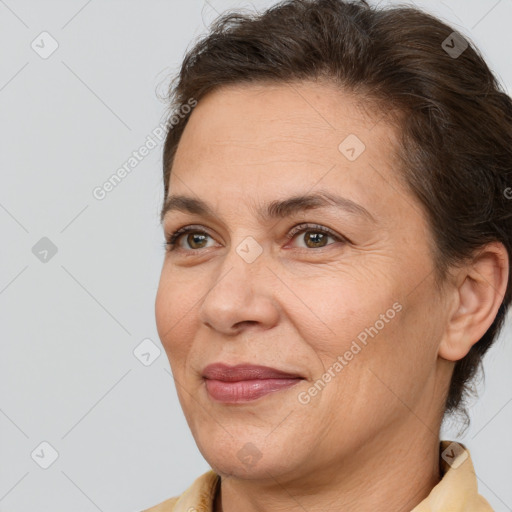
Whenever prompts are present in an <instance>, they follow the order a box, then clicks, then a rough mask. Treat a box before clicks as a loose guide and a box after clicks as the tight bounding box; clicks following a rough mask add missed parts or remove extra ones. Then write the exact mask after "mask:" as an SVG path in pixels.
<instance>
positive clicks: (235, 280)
mask: <svg viewBox="0 0 512 512" xmlns="http://www.w3.org/2000/svg"><path fill="white" fill-rule="evenodd" d="M263 252H264V251H263V247H262V245H261V244H260V243H259V242H258V241H257V240H256V239H255V238H254V237H253V236H251V235H245V236H243V238H242V237H238V239H236V238H235V237H233V244H232V245H230V246H229V250H228V251H227V253H226V255H225V257H224V259H223V261H222V263H221V264H220V265H219V267H217V268H218V274H217V279H216V280H215V282H214V284H213V285H212V286H211V288H210V289H209V291H208V292H207V293H206V296H205V297H204V300H203V301H202V304H201V308H200V317H201V321H202V322H203V323H206V324H209V325H210V326H211V327H214V328H215V329H216V330H219V331H223V332H226V333H228V332H233V330H234V326H235V325H236V324H238V323H241V322H247V321H251V322H261V323H265V324H267V323H269V322H272V321H274V319H275V309H276V308H275V306H274V305H273V301H272V289H271V285H268V287H265V284H264V283H265V281H267V280H265V279H261V277H262V275H261V272H262V271H264V269H266V265H267V263H268V262H267V261H266V259H265V255H264V254H263ZM267 288H268V289H267Z"/></svg>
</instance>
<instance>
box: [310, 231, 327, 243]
mask: <svg viewBox="0 0 512 512" xmlns="http://www.w3.org/2000/svg"><path fill="white" fill-rule="evenodd" d="M306 236H307V240H308V241H311V242H312V243H313V244H314V245H315V244H316V245H318V244H321V243H322V241H323V239H324V238H325V234H324V233H314V234H313V235H311V234H306ZM306 244H307V242H306Z"/></svg>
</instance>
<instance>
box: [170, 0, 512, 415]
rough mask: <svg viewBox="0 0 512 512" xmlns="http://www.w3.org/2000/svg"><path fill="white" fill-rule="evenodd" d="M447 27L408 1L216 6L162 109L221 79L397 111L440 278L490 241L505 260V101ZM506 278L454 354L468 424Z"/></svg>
mask: <svg viewBox="0 0 512 512" xmlns="http://www.w3.org/2000/svg"><path fill="white" fill-rule="evenodd" d="M453 32H454V31H453V29H452V28H450V27H449V26H448V25H447V24H445V23H443V22H442V21H440V20H439V19H437V18H435V17H434V16H432V15H430V14H427V13H425V12H422V11H420V10H418V9H416V8H413V7H410V6H397V7H393V8H386V9H384V8H381V9H377V8H374V7H370V6H369V5H368V4H367V3H366V1H364V0H360V1H359V2H357V3H352V2H348V1H343V0H286V1H283V2H281V3H279V4H276V5H274V6H272V7H271V8H269V9H267V10H266V11H265V12H263V13H262V14H258V15H256V14H251V13H247V14H243V13H242V12H236V11H234V12H233V11H231V12H227V13H225V14H224V15H223V16H221V17H219V18H218V19H217V20H216V21H215V22H214V23H213V24H212V26H211V28H210V32H209V34H207V35H206V36H204V37H203V38H202V39H200V40H199V41H198V42H197V43H196V44H195V45H194V47H193V48H192V49H190V50H189V51H188V52H187V54H186V56H185V58H184V60H183V63H182V65H181V70H180V72H179V74H178V76H176V77H175V79H174V80H173V82H172V83H171V86H170V89H169V93H170V94H169V98H170V109H171V111H173V112H180V111H181V109H182V106H183V105H186V104H189V103H190V101H191V99H193V100H195V101H200V100H201V98H202V97H204V96H205V95H206V94H207V93H208V92H210V91H213V90H214V89H217V88H218V87H221V86H223V85H227V84H241V83H247V82H256V81H258V82H288V81H292V80H314V79H318V78H321V77H327V78H328V79H329V80H331V82H333V83H334V84H336V85H338V86H339V87H340V88H343V89H345V90H348V91H353V92H355V93H357V94H359V95H360V96H361V95H362V97H364V98H365V100H366V99H368V100H372V101H373V102H374V103H375V104H376V105H379V106H380V110H381V111H382V112H389V111H391V110H393V111H396V112H398V113H400V114H401V115H400V116H399V118H397V119H399V121H398V122H399V134H400V139H401V140H399V141H398V142H399V146H398V150H397V153H398V154H397V156H398V157H399V158H400V160H401V162H402V166H401V167H402V168H401V171H400V173H401V178H402V179H404V180H405V183H406V184H407V185H408V186H409V188H410V190H411V192H412V193H413V194H414V195H415V196H416V197H417V198H418V199H419V201H420V203H421V204H422V206H423V208H424V210H425V212H426V214H427V218H428V220H429V224H430V227H431V230H432V234H433V242H434V244H435V251H434V254H435V257H434V261H435V266H436V278H437V279H438V280H439V282H441V281H442V280H443V279H444V278H445V277H446V275H447V274H446V272H447V270H448V269H449V267H450V266H451V265H454V264H457V263H460V262H464V261H465V260H466V259H467V258H469V257H471V255H473V254H474V253H475V252H476V251H477V250H478V249H479V248H481V247H482V246H483V245H485V244H486V243H488V242H491V241H499V242H502V243H503V244H504V246H505V247H506V249H507V252H508V259H509V261H511V259H512V258H511V254H512V215H511V213H512V212H511V210H512V197H511V196H512V194H510V193H509V194H507V192H506V191H510V190H511V189H510V188H509V187H510V185H512V176H511V174H512V101H511V99H510V97H509V96H507V95H506V94H505V93H504V92H503V90H502V89H501V86H500V84H499V83H498V81H497V79H496V78H495V76H494V75H493V73H492V72H491V70H490V69H489V67H488V66H487V64H486V63H485V62H484V60H483V58H482V56H481V54H480V53H479V51H478V50H477V49H476V48H475V47H474V46H473V45H472V43H470V42H469V41H468V40H467V38H463V37H462V36H461V35H460V34H458V33H457V34H454V33H453ZM466 45H468V46H467V47H466ZM461 50H462V53H460V52H461ZM457 51H458V53H460V55H457ZM181 117H182V121H180V122H179V123H178V124H171V125H170V127H169V129H168V133H167V137H166V140H165V146H164V154H163V174H164V188H165V197H167V194H168V189H169V179H170V173H171V168H172V163H173V159H174V155H175V153H176V149H177V147H178V143H179V141H180V138H181V135H182V133H183V130H184V128H185V126H186V124H187V121H188V119H189V117H190V108H189V109H188V112H187V113H186V114H185V115H181ZM507 184H508V186H507ZM511 281H512V273H511V274H510V275H509V281H508V285H507V290H506V293H505V297H504V299H503V302H502V304H501V306H500V308H499V311H498V313H497V315H496V318H495V320H494V322H493V323H492V325H491V326H490V327H489V329H488V330H487V332H486V333H485V334H484V335H483V336H482V338H481V339H480V340H479V341H478V342H477V343H476V344H475V345H474V346H473V347H472V348H471V350H470V351H469V353H468V354H467V355H466V356H465V357H464V358H463V359H461V360H459V361H457V362H456V364H455V368H454V372H453V375H452V380H451V383H450V388H449V391H448V396H447V399H446V403H445V412H460V413H462V414H463V415H464V416H465V417H466V420H468V416H467V411H466V410H465V408H464V405H465V399H466V398H467V397H468V396H469V394H472V393H474V390H472V388H471V381H472V379H473V377H474V376H475V374H476V372H477V370H478V369H479V368H481V362H482V357H483V355H484V354H485V352H486V351H487V350H488V348H489V347H490V346H491V344H492V343H493V341H494V340H495V339H496V337H497V336H498V334H499V332H500V330H501V328H502V326H503V322H504V319H505V316H506V310H507V308H508V306H509V305H510V302H511V296H512V287H511Z"/></svg>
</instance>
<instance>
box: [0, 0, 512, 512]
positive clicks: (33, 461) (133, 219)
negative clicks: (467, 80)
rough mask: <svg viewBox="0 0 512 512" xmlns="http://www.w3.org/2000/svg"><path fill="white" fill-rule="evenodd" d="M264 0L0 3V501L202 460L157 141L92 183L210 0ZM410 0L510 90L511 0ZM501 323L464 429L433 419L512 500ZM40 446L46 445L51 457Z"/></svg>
mask: <svg viewBox="0 0 512 512" xmlns="http://www.w3.org/2000/svg"><path fill="white" fill-rule="evenodd" d="M273 3H275V2H272V1H257V0H254V1H253V2H243V1H236V0H229V1H228V0H210V1H209V2H203V1H199V0H196V1H191V2H185V1H179V2H178V1H156V0H153V1H151V2H142V1H133V0H132V1H122V2H121V1H113V0H110V1H100V0H92V1H91V0H89V1H86V0H80V1H44V2H43V1H39V2H37V1H35V0H5V1H4V0H0V46H1V48H2V51H1V67H0V130H1V133H0V158H1V173H2V186H1V188H0V230H1V235H2V251H1V255H2V262H1V266H0V326H1V343H2V345H1V347H2V356H1V357H0V375H1V386H0V443H1V444H0V461H1V462H0V511H3V512H5V511H10V512H24V511H32V510H36V509H37V510H43V511H50V510H51V511H53V512H61V511H67V510H73V511H76V512H89V511H94V510H100V511H136V510H141V509H143V508H145V507H148V506H150V505H154V504H156V503H158V502H160V501H163V500H164V499H166V498H168V497H170V496H174V495H177V494H179V493H181V492H182V491H183V490H184V489H185V488H187V487H188V486H189V485H190V484H191V483H192V481H193V480H194V479H195V478H196V477H197V476H199V475H200V474H202V473H203V472H204V471H206V470H207V469H208V465H207V463H206V462H205V461H204V460H203V458H202V456H201V455H200V453H199V452H198V450H197V448H196V446H195V443H194V441H193V438H192V436H191V434H190V432H189V430H188V426H187V424H186V422H185V420H184V417H183V414H182V412H181V409H180V406H179V403H178V400H177V396H176V391H175V388H174V383H173V380H172V377H171V374H170V367H169V363H168V361H167V358H166V356H165V353H164V351H163V349H162V347H161V344H160V342H159V340H158V335H157V332H156V327H155V320H154V299H155V294H156V289H157V285H158V279H159V273H160V268H161V264H162V257H163V246H162V244H163V236H162V233H161V230H160V227H159V222H158V211H159V208H160V204H161V201H162V198H163V192H162V179H161V170H160V169H161V144H159V145H158V146H157V147H156V148H154V149H151V151H149V154H148V155H147V156H146V157H145V158H144V159H142V160H141V161H140V162H138V163H137V165H136V166H135V167H134V168H133V169H132V170H131V172H130V173H129V174H128V175H127V176H126V177H125V178H124V179H123V180H122V182H121V183H119V184H118V185H117V186H116V187H115V189H113V190H112V191H110V192H109V193H108V194H107V195H106V197H105V198H104V199H103V200H98V199H96V198H95V197H94V196H93V193H92V191H93V189H94V188H95V187H98V186H101V185H102V184H103V183H104V182H105V181H106V180H107V179H108V178H109V177H110V176H111V175H112V174H113V173H114V172H116V170H117V169H118V168H119V167H120V166H122V165H123V164H124V163H126V162H127V160H128V159H129V158H130V156H132V152H133V151H136V150H137V149H138V148H140V147H141V146H142V145H143V144H144V143H145V141H146V140H147V137H148V135H149V136H151V137H153V138H154V139H155V140H157V139H156V138H155V137H154V135H153V130H154V129H155V128H156V127H157V126H158V125H159V123H162V122H163V121H165V117H164V114H165V105H164V104H163V103H162V102H161V101H160V100H159V99H158V98H157V95H156V91H160V92H165V87H166V85H167V83H168V79H169V77H170V76H171V75H172V74H173V73H174V72H176V71H177V69H178V66H179V65H180V62H181V59H182V57H183V54H184V51H185V49H186V48H187V47H188V46H189V45H191V44H192V42H193V40H194V39H195V38H196V37H197V36H199V35H200V34H202V33H203V32H204V31H205V30H206V27H207V26H208V24H209V23H211V21H212V20H213V19H214V18H215V17H216V16H217V15H218V13H221V12H222V11H225V10H226V9H228V8H231V7H237V8H238V7H247V8H250V9H252V8H253V7H252V6H254V7H256V8H257V9H258V10H261V9H263V8H264V7H265V6H268V5H271V4H273ZM416 4H417V5H419V6H423V7H425V8H426V9H427V10H430V11H431V12H433V13H435V14H437V15H439V16H441V17H442V18H444V19H445V20H448V21H449V22H451V23H452V25H453V27H454V28H455V29H456V30H460V31H461V32H462V33H463V34H466V35H468V36H469V37H470V38H471V39H472V40H473V41H474V42H475V43H476V44H477V45H478V46H479V48H480V49H481V50H482V52H483V53H484V56H485V57H486V58H487V61H488V63H489V64H490V66H491V67H492V69H493V70H494V71H495V72H496V73H497V74H498V76H499V77H500V79H501V81H502V82H503V83H504V84H505V85H506V86H507V87H508V91H509V93H510V88H511V85H512V64H511V59H510V50H511V48H512V34H511V30H510V21H511V20H512V1H511V0H500V1H497V0H492V1H483V0H473V1H467V0H446V1H445V2H438V1H431V2H419V1H418V2H416ZM43 31H46V32H48V33H49V34H50V35H51V37H52V38H53V39H54V40H55V41H56V42H57V43H58V48H57V49H56V50H55V51H54V53H52V54H51V55H49V56H46V57H47V58H42V57H41V56H40V53H37V52H36V51H35V49H33V48H32V46H31V44H32V42H33V41H35V42H34V45H39V47H38V51H39V52H48V51H49V50H50V49H51V45H52V44H55V43H53V42H52V40H51V39H49V38H48V36H40V34H41V33H42V32H43ZM42 38H43V42H41V39H42ZM45 38H46V39H45ZM36 47H37V46H36ZM511 185H512V184H511ZM43 237H47V238H48V239H49V240H50V241H51V244H53V245H54V246H55V247H56V249H57V252H56V254H54V255H52V246H51V244H49V242H48V241H45V240H43V241H41V242H40V240H41V238H43ZM37 243H39V245H36V244H37ZM34 246H36V249H34V250H33V247H34ZM44 250H48V251H49V252H48V253H44ZM34 252H35V253H36V254H34ZM44 257H46V261H41V260H40V258H44ZM510 320H511V319H510V315H509V318H508V325H507V327H506V330H505V331H504V332H503V334H502V335H501V336H500V339H499V340H498V342H497V343H496V345H495V346H494V348H492V349H491V351H490V352H489V354H488V356H487V357H486V359H485V369H486V380H485V386H484V385H483V383H482V384H481V385H480V387H479V390H480V400H479V401H478V402H476V403H475V405H474V406H473V407H472V409H471V420H472V424H471V427H470V429H469V430H468V431H467V432H466V433H465V434H464V435H463V436H461V437H457V428H456V425H446V426H445V427H443V432H442V438H445V439H452V440H460V441H462V442H464V443H466V445H467V446H468V448H469V449H470V452H471V455H472V458H473V460H474V463H475V468H476V472H477V476H478V480H479V488H480V492H481V493H482V494H483V495H484V496H486V498H487V499H488V500H489V502H490V503H491V504H492V506H493V507H494V508H495V509H496V510H498V511H506V510H512V486H510V482H511V479H512V437H511V435H510V431H511V425H512V404H511V401H512V373H511V371H510V361H512V343H511V341H512V339H511V338H512V334H511V330H510V324H511V321H510ZM147 339H150V340H152V341H146V342H145V345H143V346H142V347H141V349H140V350H139V352H138V353H141V352H142V353H148V350H147V348H148V347H149V348H150V350H149V354H150V355H145V356H142V357H141V359H143V360H144V359H145V360H146V363H149V362H151V364H148V365H147V366H146V365H144V364H143V363H142V362H141V361H140V360H139V359H137V358H136V357H135V355H134V349H136V347H137V346H138V345H139V344H140V343H141V342H142V341H143V340H147ZM159 349H160V350H161V353H160V355H158V350H159ZM148 359H149V361H148ZM42 442H47V443H49V444H50V445H51V446H52V447H53V449H55V450H56V452H57V453H58V457H57V459H56V460H55V461H54V462H53V464H51V465H50V466H49V467H48V468H47V469H43V468H42V467H41V464H42V465H45V464H49V463H50V462H51V456H52V452H51V448H49V447H48V446H46V445H41V443H42Z"/></svg>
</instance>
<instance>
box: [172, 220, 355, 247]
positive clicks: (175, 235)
mask: <svg viewBox="0 0 512 512" xmlns="http://www.w3.org/2000/svg"><path fill="white" fill-rule="evenodd" d="M308 231H311V232H314V233H317V232H318V233H325V234H326V235H329V236H330V237H332V238H334V239H335V240H336V241H338V242H349V240H348V239H347V238H345V237H342V236H339V235H337V234H336V233H335V232H334V231H331V230H330V229H329V228H326V227H325V226H321V225H319V224H308V223H304V224H299V225H297V226H295V227H294V228H292V229H291V231H289V232H288V233H287V234H286V240H287V241H289V240H291V239H292V238H293V237H294V236H295V235H297V234H298V233H301V232H304V233H306V232H308ZM187 233H199V234H201V235H206V236H209V237H211V235H210V234H209V233H208V232H206V231H204V230H202V229H201V226H185V227H183V228H180V229H177V230H176V231H174V232H172V233H170V234H169V235H167V236H166V241H165V242H164V249H166V250H167V251H173V250H175V248H176V246H177V241H178V239H179V238H180V237H181V236H182V235H185V234H187ZM329 245H331V244H329ZM321 248H322V247H321ZM321 248H320V249H321ZM301 249H304V248H301ZM184 250H185V251H187V252H197V251H198V250H199V249H184ZM306 250H309V251H311V249H306Z"/></svg>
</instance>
